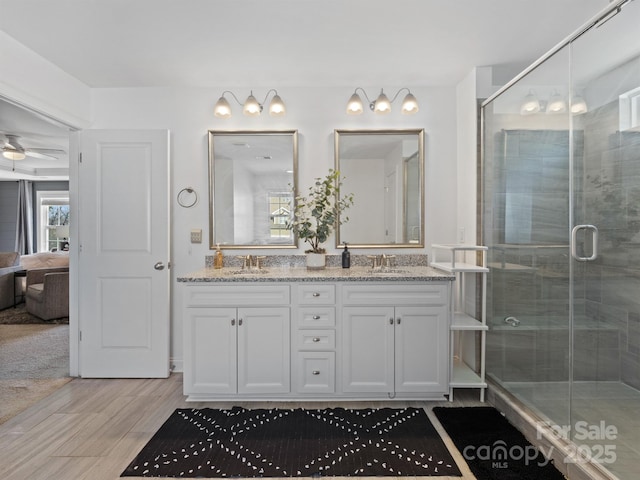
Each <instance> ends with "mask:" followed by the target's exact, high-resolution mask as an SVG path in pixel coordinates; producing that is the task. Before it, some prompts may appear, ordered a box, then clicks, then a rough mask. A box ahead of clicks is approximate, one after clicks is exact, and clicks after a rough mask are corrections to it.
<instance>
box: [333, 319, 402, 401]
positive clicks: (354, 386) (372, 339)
mask: <svg viewBox="0 0 640 480" xmlns="http://www.w3.org/2000/svg"><path fill="white" fill-rule="evenodd" d="M342 321H343V325H342V328H343V330H342V334H343V349H342V362H343V366H342V367H343V368H342V389H343V391H345V392H393V391H394V387H393V350H394V341H393V338H394V333H393V330H394V310H393V307H344V309H343V319H342Z"/></svg>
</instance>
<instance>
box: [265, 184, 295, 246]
mask: <svg viewBox="0 0 640 480" xmlns="http://www.w3.org/2000/svg"><path fill="white" fill-rule="evenodd" d="M291 201H292V198H291V194H290V193H277V192H271V193H269V236H270V237H271V238H293V232H292V231H291V230H289V229H288V228H287V222H288V221H289V220H290V219H291Z"/></svg>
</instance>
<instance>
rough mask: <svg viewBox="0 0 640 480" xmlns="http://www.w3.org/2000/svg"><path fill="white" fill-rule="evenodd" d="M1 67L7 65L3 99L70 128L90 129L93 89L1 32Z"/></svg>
mask: <svg viewBox="0 0 640 480" xmlns="http://www.w3.org/2000/svg"><path fill="white" fill-rule="evenodd" d="M0 65H3V68H2V75H0V97H5V98H7V99H8V100H11V101H12V102H13V103H17V104H19V105H24V106H28V107H29V108H30V109H31V110H34V111H37V112H40V113H44V114H46V115H47V116H50V117H53V118H55V119H56V120H59V121H61V122H63V123H66V124H67V125H69V126H73V127H76V128H83V127H87V126H88V125H89V118H90V108H91V103H90V88H89V87H88V86H87V85H85V84H83V83H82V82H80V81H78V80H76V79H75V78H73V77H72V76H71V75H69V74H67V73H65V72H63V71H62V70H60V68H58V67H57V66H55V65H53V64H52V63H50V62H49V61H47V60H45V59H44V58H42V57H41V56H39V55H37V54H36V53H34V52H33V51H31V50H29V49H28V48H27V47H25V46H24V45H22V44H21V43H18V42H17V41H16V40H14V39H13V38H12V37H10V36H9V35H7V34H6V33H4V32H3V31H0ZM9 66H11V67H10V68H9Z"/></svg>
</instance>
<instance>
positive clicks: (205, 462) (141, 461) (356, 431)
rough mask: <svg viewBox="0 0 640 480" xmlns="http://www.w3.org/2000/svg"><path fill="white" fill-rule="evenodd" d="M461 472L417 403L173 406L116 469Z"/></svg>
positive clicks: (192, 474)
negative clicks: (312, 406) (250, 407)
mask: <svg viewBox="0 0 640 480" xmlns="http://www.w3.org/2000/svg"><path fill="white" fill-rule="evenodd" d="M430 475H431V476H444V475H450V476H461V473H460V470H458V467H457V466H456V464H455V462H454V460H453V458H452V457H451V455H450V454H449V451H448V450H447V448H446V446H445V445H444V443H443V442H442V440H441V438H440V436H439V435H438V432H437V431H436V430H435V428H434V427H433V425H432V424H431V422H430V421H429V418H428V417H427V415H426V413H425V412H424V410H422V409H418V408H403V409H392V408H382V409H362V410H350V409H342V408H332V409H323V410H306V409H292V410H287V409H271V410H247V409H244V408H239V407H235V408H233V409H231V410H216V409H209V408H205V409H178V410H176V411H175V412H174V413H173V414H172V415H171V417H169V419H168V420H167V421H166V422H165V423H164V425H163V426H162V427H161V428H160V430H158V432H157V433H156V434H155V435H154V436H153V438H152V439H151V440H150V441H149V443H147V445H146V446H145V447H144V448H143V449H142V451H141V452H140V453H139V454H138V456H137V457H136V458H135V459H134V460H133V462H131V464H130V465H129V466H128V467H127V469H126V470H125V471H124V472H123V473H122V476H123V477H128V476H139V477H183V478H197V477H216V478H217V477H314V476H387V477H396V476H430Z"/></svg>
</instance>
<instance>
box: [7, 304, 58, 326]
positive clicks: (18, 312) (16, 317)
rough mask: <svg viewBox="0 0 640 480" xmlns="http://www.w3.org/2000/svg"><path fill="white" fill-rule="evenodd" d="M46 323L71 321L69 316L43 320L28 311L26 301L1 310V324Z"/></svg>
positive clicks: (53, 323) (55, 323)
mask: <svg viewBox="0 0 640 480" xmlns="http://www.w3.org/2000/svg"><path fill="white" fill-rule="evenodd" d="M32 323H33V324H46V325H63V324H68V323H69V318H68V317H64V318H56V319H55V320H42V319H41V318H38V317H36V316H35V315H31V314H30V313H29V312H27V307H26V305H25V304H24V303H19V304H18V305H16V306H15V307H9V308H5V309H4V310H0V325H25V324H32Z"/></svg>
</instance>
